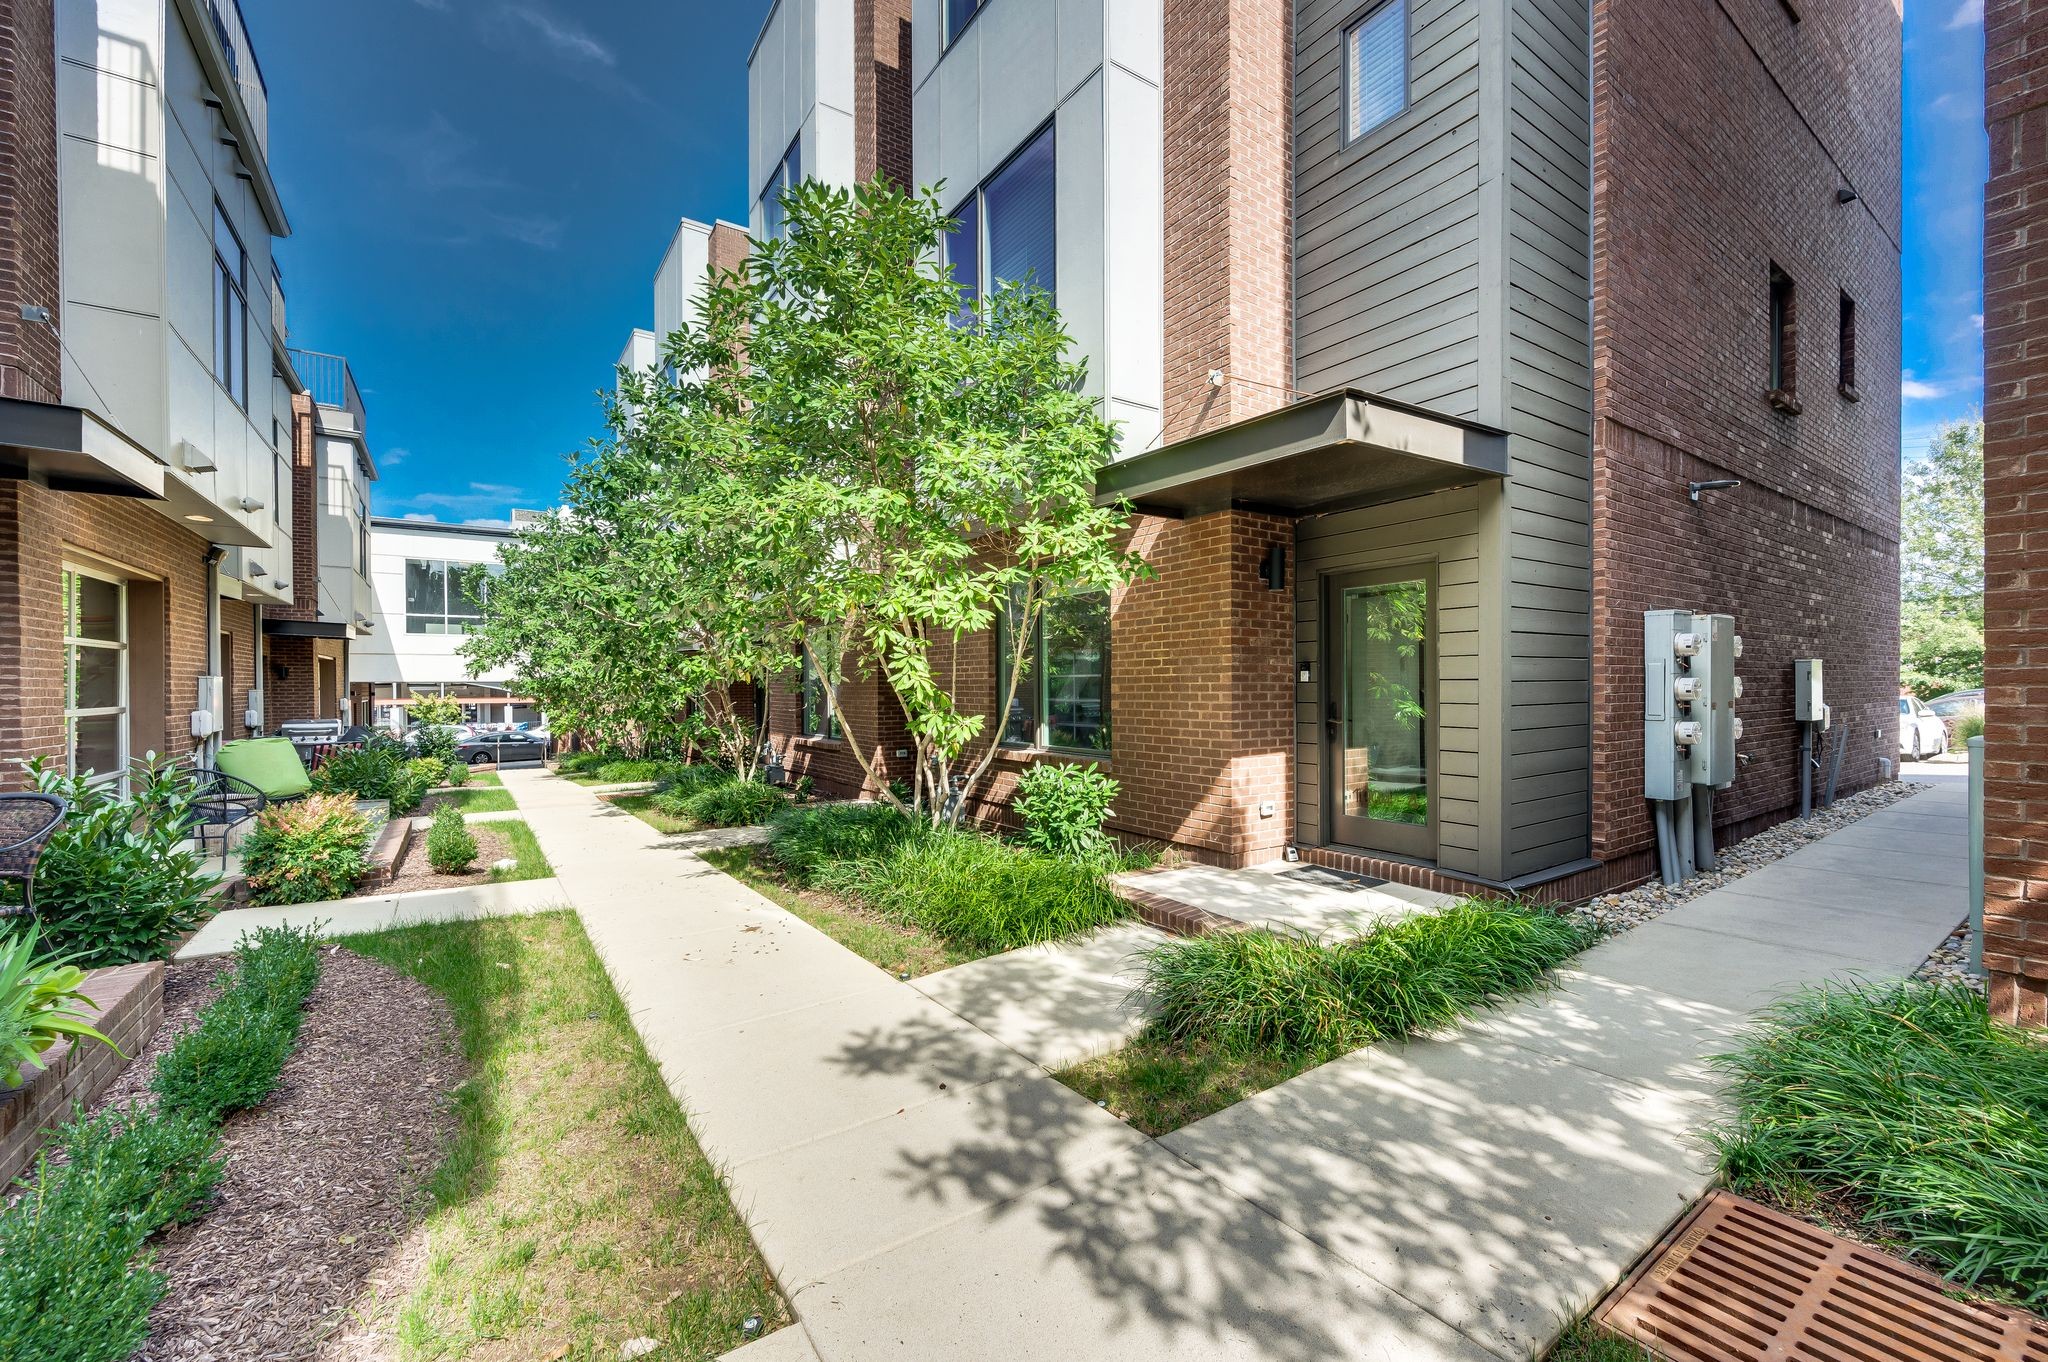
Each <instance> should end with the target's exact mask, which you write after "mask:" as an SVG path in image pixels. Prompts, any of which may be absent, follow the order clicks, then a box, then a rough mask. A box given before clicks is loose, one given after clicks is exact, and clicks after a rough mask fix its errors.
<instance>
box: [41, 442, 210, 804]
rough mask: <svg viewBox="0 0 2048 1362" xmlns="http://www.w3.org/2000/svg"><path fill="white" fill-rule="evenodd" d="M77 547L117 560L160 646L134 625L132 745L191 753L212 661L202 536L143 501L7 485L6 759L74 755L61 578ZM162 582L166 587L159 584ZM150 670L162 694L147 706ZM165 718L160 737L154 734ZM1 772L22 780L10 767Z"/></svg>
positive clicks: (135, 606)
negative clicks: (67, 737) (67, 723)
mask: <svg viewBox="0 0 2048 1362" xmlns="http://www.w3.org/2000/svg"><path fill="white" fill-rule="evenodd" d="M67 551H70V552H79V553H83V554H86V555H90V556H91V557H92V558H94V559H97V560H100V561H102V562H104V563H107V564H112V565H115V566H118V567H119V568H120V569H122V570H123V571H124V572H125V573H127V574H129V575H130V576H132V577H134V578H136V579H138V580H139V581H140V582H141V583H143V584H144V585H142V586H137V585H134V584H131V586H130V593H131V600H130V615H131V620H132V619H133V617H134V616H135V615H136V614H137V613H138V612H147V613H149V614H150V615H151V618H150V620H148V621H146V622H145V623H147V624H149V625H150V626H152V631H153V632H154V633H155V634H156V635H157V637H156V639H155V641H154V642H150V641H147V640H145V639H144V638H143V636H142V635H143V632H144V631H143V630H141V629H139V628H136V627H134V625H131V634H132V636H133V638H134V641H133V642H131V645H130V650H129V651H130V661H129V670H130V674H131V680H132V684H133V687H134V690H135V692H136V694H135V701H134V714H133V722H134V723H135V724H136V725H137V726H138V729H139V731H138V735H137V737H136V740H135V743H134V748H135V755H136V756H140V755H142V751H143V749H144V748H145V747H146V746H153V747H155V748H156V750H157V751H159V752H166V751H168V752H170V753H173V754H184V753H187V752H190V751H191V750H192V749H193V747H194V745H195V744H194V742H193V739H192V736H191V723H190V715H191V712H192V710H193V709H194V708H195V707H196V705H197V704H198V697H199V682H198V678H199V676H200V674H201V673H202V672H204V671H205V669H206V658H207V640H206V551H207V543H206V541H205V540H204V539H201V538H200V537H199V536H198V535H196V534H191V533H188V532H187V531H185V530H182V529H180V528H179V527H177V526H176V525H173V524H172V523H171V522H170V521H169V520H167V519H165V518H164V517H163V516H162V515H161V514H159V513H158V512H156V511H154V510H152V509H150V508H149V506H148V505H146V504H144V503H143V502H140V501H131V500H128V499H125V498H121V497H102V496H88V495H85V494H82V493H75V492H52V491H50V490H48V489H47V488H43V487H38V486H37V485H35V484H34V483H31V482H22V481H0V695H4V696H6V697H7V700H8V703H7V704H5V705H0V757H30V756H37V755H42V756H47V757H50V758H51V759H53V760H58V761H61V760H62V759H63V757H64V750H65V743H64V674H63V673H64V643H63V638H64V633H63V630H64V620H63V602H62V595H61V576H62V572H63V565H64V560H65V558H66V556H67ZM151 582H154V583H156V584H158V587H159V588H160V589H155V590H152V589H150V588H148V586H147V584H148V583H151ZM151 677H156V678H161V679H162V681H163V682H164V683H165V684H164V689H163V694H162V695H161V697H160V699H159V700H158V701H157V702H156V703H147V687H148V685H149V679H150V678H151ZM152 725H157V726H160V728H159V731H160V732H161V734H162V739H161V740H160V741H156V742H150V741H148V740H147V738H146V737H145V736H144V734H146V733H147V731H148V729H149V728H150V727H151V726H152ZM0 779H5V780H10V781H11V780H13V779H14V773H13V771H12V768H5V769H0Z"/></svg>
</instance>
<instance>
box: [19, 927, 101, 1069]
mask: <svg viewBox="0 0 2048 1362" xmlns="http://www.w3.org/2000/svg"><path fill="white" fill-rule="evenodd" d="M36 940H37V931H36V928H35V926H34V924H30V925H29V927H28V928H27V930H25V931H20V932H14V933H10V934H7V935H5V936H0V1083H5V1084H6V1086H8V1087H10V1088H18V1087H20V1086H21V1066H22V1065H24V1064H33V1065H35V1066H36V1067H37V1068H42V1067H44V1066H43V1052H44V1051H45V1050H47V1049H49V1048H50V1047H51V1046H52V1045H55V1044H56V1043H57V1041H58V1038H59V1037H62V1036H70V1037H72V1038H73V1039H74V1041H83V1040H95V1041H98V1042H99V1043H100V1044H102V1045H105V1046H108V1047H110V1048H111V1047H112V1046H113V1044H114V1042H112V1041H111V1040H108V1039H107V1038H106V1037H105V1036H103V1035H101V1034H100V1033H99V1031H98V1030H96V1029H95V1028H94V1027H93V1026H92V1024H91V1023H90V1022H88V1021H87V1020H86V1019H85V1016H84V1014H82V1013H81V1012H80V1011H79V1010H78V1004H80V1003H91V1002H92V1001H93V1000H92V999H91V998H88V997H86V996H85V994H83V993H81V992H79V991H78V986H79V985H80V984H82V983H84V982H85V971H84V970H82V969H80V968H78V966H76V965H72V964H67V963H65V962H64V961H61V960H38V959H36Z"/></svg>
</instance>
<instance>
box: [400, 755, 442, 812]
mask: <svg viewBox="0 0 2048 1362" xmlns="http://www.w3.org/2000/svg"><path fill="white" fill-rule="evenodd" d="M433 766H434V769H433V770H432V771H427V770H424V769H415V768H413V767H411V766H407V767H406V768H405V769H403V770H401V771H400V772H399V773H398V775H397V777H396V778H395V779H394V780H393V781H392V782H391V816H392V817H394V818H403V817H405V816H406V815H407V814H410V813H414V812H416V811H417V810H418V809H419V806H420V804H421V803H422V802H423V801H425V799H426V797H427V791H429V790H431V789H433V788H434V786H436V785H438V784H440V781H441V763H439V762H434V763H433Z"/></svg>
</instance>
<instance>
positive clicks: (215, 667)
mask: <svg viewBox="0 0 2048 1362" xmlns="http://www.w3.org/2000/svg"><path fill="white" fill-rule="evenodd" d="M227 556H228V551H227V550H226V549H224V548H222V547H221V546H220V545H218V544H209V545H207V547H206V674H207V675H208V676H210V677H212V678H214V683H215V685H216V686H217V685H219V683H220V680H221V656H220V565H221V560H222V559H224V558H226V557H227ZM215 693H216V694H218V693H219V692H218V691H216V692H215ZM220 708H221V727H222V728H225V727H227V708H228V706H227V697H226V696H225V695H222V696H220ZM219 751H220V734H219V733H218V732H214V733H209V734H207V735H206V736H205V737H204V738H202V739H200V741H199V754H200V756H201V758H202V759H203V760H202V764H203V765H206V766H211V765H213V759H214V756H215V754H216V753H218V752H219Z"/></svg>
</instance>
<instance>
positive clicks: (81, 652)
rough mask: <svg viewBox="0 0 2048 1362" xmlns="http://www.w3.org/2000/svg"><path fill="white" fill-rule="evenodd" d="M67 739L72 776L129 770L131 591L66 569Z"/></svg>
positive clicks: (118, 773)
mask: <svg viewBox="0 0 2048 1362" xmlns="http://www.w3.org/2000/svg"><path fill="white" fill-rule="evenodd" d="M63 593H64V737H65V750H66V753H67V757H68V760H69V761H70V769H71V774H73V775H75V776H82V775H88V774H93V773H97V774H99V775H102V776H105V777H108V778H110V779H116V780H118V779H121V778H123V777H124V776H125V775H126V773H127V770H128V588H127V587H126V585H125V584H123V583H122V582H120V581H119V580H117V579H116V578H113V577H106V576H102V575H100V574H99V573H96V572H90V571H87V570H86V569H84V568H75V567H67V568H65V569H64V580H63Z"/></svg>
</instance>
